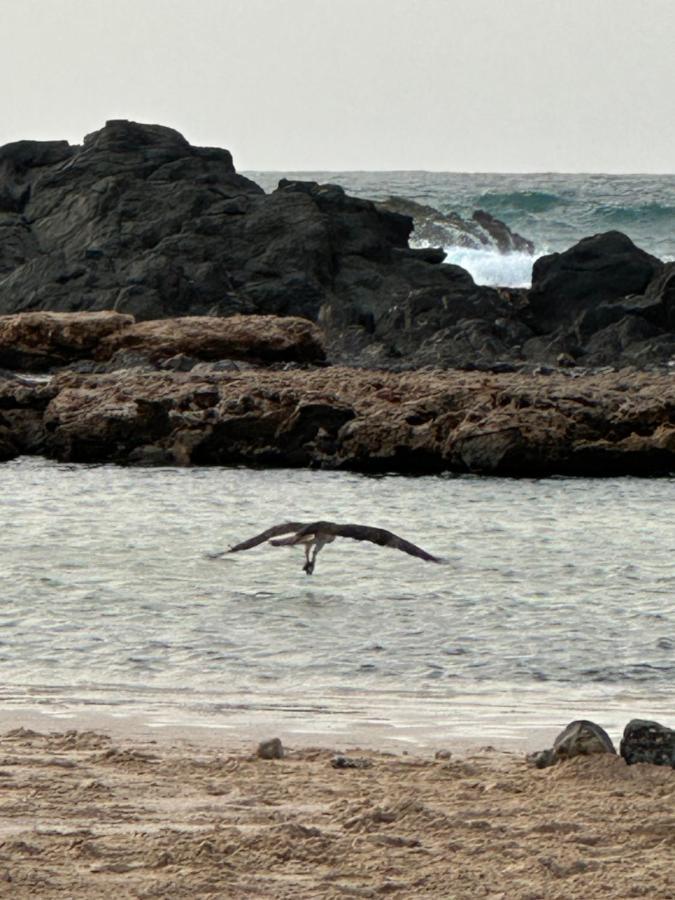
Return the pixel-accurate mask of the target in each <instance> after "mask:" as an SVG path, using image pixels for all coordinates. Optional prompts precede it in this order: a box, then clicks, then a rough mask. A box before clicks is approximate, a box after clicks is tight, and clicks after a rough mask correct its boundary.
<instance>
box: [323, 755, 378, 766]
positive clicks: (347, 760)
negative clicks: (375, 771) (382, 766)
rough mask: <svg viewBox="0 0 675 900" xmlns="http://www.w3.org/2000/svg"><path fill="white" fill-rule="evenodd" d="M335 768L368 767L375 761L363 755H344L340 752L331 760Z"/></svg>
mask: <svg viewBox="0 0 675 900" xmlns="http://www.w3.org/2000/svg"><path fill="white" fill-rule="evenodd" d="M330 764H331V766H332V767H333V768H334V769H368V768H370V766H372V764H373V762H372V760H370V759H366V758H365V757H363V756H342V755H341V754H338V755H337V756H334V757H333V758H332V759H331V761H330Z"/></svg>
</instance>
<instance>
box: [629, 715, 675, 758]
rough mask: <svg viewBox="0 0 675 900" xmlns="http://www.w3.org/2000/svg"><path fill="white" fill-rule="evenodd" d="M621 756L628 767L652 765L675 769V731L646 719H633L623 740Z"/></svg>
mask: <svg viewBox="0 0 675 900" xmlns="http://www.w3.org/2000/svg"><path fill="white" fill-rule="evenodd" d="M620 750H621V756H623V758H624V759H625V760H626V762H627V763H628V765H629V766H630V765H633V763H652V764H653V765H656V766H672V767H673V768H674V769H675V731H673V730H672V729H671V728H666V726H665V725H660V724H659V723H658V722H649V721H646V720H644V719H632V720H631V721H630V722H629V723H628V725H626V727H625V729H624V732H623V737H622V739H621V747H620Z"/></svg>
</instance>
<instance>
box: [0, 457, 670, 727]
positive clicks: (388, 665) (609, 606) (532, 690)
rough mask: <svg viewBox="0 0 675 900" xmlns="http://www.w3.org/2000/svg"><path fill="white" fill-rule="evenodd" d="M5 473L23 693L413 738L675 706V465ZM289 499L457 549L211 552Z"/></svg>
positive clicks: (210, 719)
mask: <svg viewBox="0 0 675 900" xmlns="http://www.w3.org/2000/svg"><path fill="white" fill-rule="evenodd" d="M0 474H1V477H2V486H3V491H2V505H3V522H4V528H3V532H2V538H1V540H2V555H3V560H4V577H3V588H2V596H3V602H2V606H1V607H0V667H1V669H0V671H1V673H2V685H3V687H2V691H1V694H0V696H1V697H2V700H3V707H4V708H5V709H6V708H7V707H8V706H21V707H24V708H25V707H31V706H33V707H40V708H43V709H45V708H46V709H50V710H55V711H60V712H61V713H64V714H68V713H69V712H73V711H77V710H78V709H92V708H95V709H99V710H104V711H108V712H113V713H116V714H120V715H121V714H125V713H128V712H133V713H139V712H140V713H141V714H142V715H145V716H147V717H148V719H149V720H153V721H155V722H158V723H160V722H164V723H168V722H171V723H181V722H182V723H191V724H208V725H210V726H214V727H226V728H235V727H236V728H241V727H243V726H245V725H246V724H247V723H251V722H253V721H255V720H256V718H257V719H264V720H266V721H269V720H272V721H277V720H279V721H280V720H281V719H283V720H284V721H287V722H290V723H291V725H292V727H293V728H294V729H295V730H296V731H298V732H306V733H311V732H312V731H313V730H321V731H322V732H324V733H325V732H326V731H331V730H332V731H336V732H340V733H345V734H346V733H348V732H349V731H350V729H353V728H354V726H355V724H359V723H360V724H361V725H363V726H367V727H373V728H379V729H380V730H382V729H385V730H386V729H390V730H392V731H394V732H397V733H398V734H399V735H401V739H402V740H410V741H417V740H422V737H421V736H422V735H426V736H427V737H428V736H429V735H430V734H432V735H435V736H436V737H439V736H446V737H447V736H452V735H453V734H461V735H462V736H464V737H471V736H475V737H489V738H499V737H506V738H508V737H516V736H518V735H521V736H522V734H524V733H525V732H528V731H531V730H532V729H536V728H538V727H543V726H545V725H554V724H556V723H562V724H565V723H566V722H567V721H568V720H569V719H570V718H576V717H580V716H582V715H589V714H591V713H593V714H596V718H597V717H598V716H599V717H600V721H601V723H603V724H605V725H606V727H616V728H618V727H619V726H620V725H621V726H622V725H623V724H625V721H627V719H628V718H630V717H631V716H632V715H641V716H646V717H649V716H654V717H659V716H660V717H661V718H663V717H664V715H668V714H669V715H671V716H672V711H673V709H675V601H674V600H673V598H674V597H675V570H674V568H673V558H672V553H673V545H674V543H675V527H674V526H673V522H672V516H671V511H672V509H673V503H674V502H675V479H660V480H639V479H630V478H624V479H607V480H591V479H564V478H559V479H547V480H531V481H530V480H518V481H514V480H507V479H484V478H477V477H448V476H438V477H436V476H434V477H423V478H406V477H401V476H385V477H379V478H373V477H366V476H360V475H356V474H345V473H331V472H308V471H304V470H297V471H296V470H282V471H279V470H275V471H255V470H250V469H221V468H203V469H169V468H167V469H122V468H115V467H112V466H89V467H87V466H66V465H58V464H55V463H51V462H48V461H45V460H41V459H20V460H17V461H13V462H10V463H6V464H4V465H3V466H2V467H1V469H0ZM285 518H292V519H300V520H308V521H312V520H315V519H317V518H326V519H332V520H337V521H340V520H341V521H357V522H358V521H360V522H364V523H369V524H374V525H381V526H385V527H389V528H391V529H392V530H394V531H397V532H399V533H402V534H403V535H405V536H407V537H408V538H410V539H412V540H413V541H415V542H416V543H419V544H420V545H421V546H423V547H425V548H426V549H428V550H429V551H431V552H432V553H436V554H439V555H442V556H444V557H445V558H446V560H447V561H446V564H445V565H442V566H437V565H434V564H430V563H424V562H422V561H420V560H418V559H415V558H413V557H410V556H407V555H405V554H403V553H399V552H396V551H393V550H389V549H386V548H380V547H375V546H373V545H366V544H359V543H355V542H351V541H338V542H336V543H335V544H333V545H330V546H328V547H326V548H325V549H324V550H323V552H322V553H321V555H320V556H319V559H318V562H317V567H316V572H315V574H314V575H313V576H311V577H307V576H306V575H305V574H304V573H303V571H302V561H303V554H302V551H301V550H295V549H292V548H272V547H268V546H266V545H263V546H261V547H260V548H256V549H254V550H250V551H247V552H245V553H241V554H237V555H233V556H226V557H224V558H219V559H211V558H209V556H208V554H209V553H214V552H216V551H218V550H221V549H223V548H225V547H227V546H228V545H230V544H232V543H234V542H236V541H238V540H240V539H242V538H244V537H248V536H250V535H251V534H255V533H256V532H257V531H259V530H262V528H264V527H267V526H268V525H269V524H271V523H273V522H275V521H283V520H284V519H285ZM603 715H604V718H603ZM406 736H407V737H406Z"/></svg>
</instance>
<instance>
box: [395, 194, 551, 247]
mask: <svg viewBox="0 0 675 900" xmlns="http://www.w3.org/2000/svg"><path fill="white" fill-rule="evenodd" d="M377 206H378V208H379V209H383V210H387V211H388V212H394V213H398V214H399V215H405V216H410V217H411V218H412V219H413V221H414V223H415V231H414V234H413V238H414V240H415V242H418V243H424V244H429V245H431V246H434V245H437V246H439V247H468V248H470V249H472V250H481V249H484V248H487V247H494V248H495V249H496V250H498V251H499V252H500V253H514V252H520V253H534V244H533V243H532V241H530V240H528V239H527V238H524V237H522V236H521V235H519V234H516V232H514V231H511V229H510V228H509V227H508V225H506V224H505V223H504V222H502V221H500V220H499V219H496V218H495V217H494V216H493V215H491V214H490V213H488V212H485V211H484V210H482V209H477V210H476V211H475V212H474V213H473V215H472V216H471V219H464V218H462V216H460V215H459V214H458V213H456V212H449V213H444V212H441V211H440V210H439V209H435V208H434V207H433V206H429V205H427V204H425V203H418V202H417V201H415V200H410V199H409V198H407V197H394V196H392V197H387V199H386V200H379V201H377Z"/></svg>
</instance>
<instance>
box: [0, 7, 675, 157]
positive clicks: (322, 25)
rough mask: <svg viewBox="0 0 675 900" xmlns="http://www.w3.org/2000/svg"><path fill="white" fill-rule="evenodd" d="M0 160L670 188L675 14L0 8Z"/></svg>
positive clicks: (674, 145)
mask: <svg viewBox="0 0 675 900" xmlns="http://www.w3.org/2000/svg"><path fill="white" fill-rule="evenodd" d="M0 28H1V31H0V33H1V34H2V53H0V83H1V84H2V86H3V89H2V93H1V95H0V144H3V143H6V142H8V141H13V140H18V139H20V138H39V139H46V138H67V139H68V140H70V141H71V142H72V143H79V142H80V141H81V139H82V137H83V136H84V134H86V133H87V132H89V131H93V130H95V129H97V128H100V127H101V126H102V125H103V123H104V121H105V120H106V119H114V118H127V119H136V120H138V121H142V122H156V123H161V124H165V125H170V126H172V127H174V128H177V129H178V130H179V131H181V132H182V133H183V134H184V135H185V136H186V137H187V138H188V139H189V140H190V141H191V142H192V143H198V144H210V145H217V146H223V147H227V148H229V149H230V150H231V151H232V152H233V154H234V159H235V165H236V166H237V168H238V169H432V170H443V171H492V172H500V171H502V172H504V171H511V172H514V171H516V172H517V171H568V172H569V171H583V172H587V171H594V172H673V171H675V0H192V2H189V0H0Z"/></svg>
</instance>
